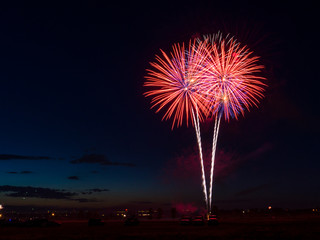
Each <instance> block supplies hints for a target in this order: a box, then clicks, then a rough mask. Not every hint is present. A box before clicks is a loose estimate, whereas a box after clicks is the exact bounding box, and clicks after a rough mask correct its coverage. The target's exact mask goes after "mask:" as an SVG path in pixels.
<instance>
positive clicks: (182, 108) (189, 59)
mask: <svg viewBox="0 0 320 240" xmlns="http://www.w3.org/2000/svg"><path fill="white" fill-rule="evenodd" d="M205 46H206V41H204V42H202V43H199V44H197V45H195V42H194V41H193V42H192V41H190V42H189V45H188V48H187V49H185V46H184V44H182V46H180V45H179V44H174V45H173V47H172V49H173V51H172V52H171V53H170V55H167V54H166V53H165V52H164V51H162V50H161V53H162V57H160V56H156V62H151V63H150V65H151V66H152V67H153V69H147V71H148V74H147V76H146V77H145V78H146V82H145V83H144V86H146V87H151V88H152V90H150V91H147V92H146V93H145V94H144V95H145V96H146V97H149V96H150V97H152V100H151V104H152V107H151V108H154V107H157V110H156V112H159V111H160V110H161V109H165V113H164V116H163V118H162V119H165V120H167V119H169V118H173V123H172V128H173V127H174V126H175V125H177V126H181V125H182V123H183V121H184V120H185V121H186V124H187V126H188V122H189V121H190V120H189V118H191V122H192V124H194V122H193V117H192V116H193V114H197V115H198V117H199V119H200V121H202V120H203V118H204V115H205V114H206V112H207V108H206V107H207V106H206V104H205V102H204V99H203V94H202V91H201V89H202V82H203V77H204V75H203V71H204V70H206V69H204V68H203V64H204V61H205V60H206V54H207V50H206V48H205Z"/></svg>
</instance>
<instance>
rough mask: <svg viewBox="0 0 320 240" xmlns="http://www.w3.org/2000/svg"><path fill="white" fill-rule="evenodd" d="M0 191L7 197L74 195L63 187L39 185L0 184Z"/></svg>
mask: <svg viewBox="0 0 320 240" xmlns="http://www.w3.org/2000/svg"><path fill="white" fill-rule="evenodd" d="M0 192H5V193H6V196H8V197H33V198H46V199H69V200H72V199H71V197H73V196H76V195H77V194H76V193H74V192H68V191H65V190H63V189H60V190H58V189H52V188H41V187H30V186H26V187H21V186H9V185H2V186H0Z"/></svg>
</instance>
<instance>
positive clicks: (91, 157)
mask: <svg viewBox="0 0 320 240" xmlns="http://www.w3.org/2000/svg"><path fill="white" fill-rule="evenodd" d="M70 163H72V164H79V163H93V164H100V165H103V166H125V167H135V166H136V165H135V164H133V163H124V162H111V161H109V159H108V158H107V157H106V156H105V155H103V154H85V155H83V156H82V157H81V158H78V159H74V160H71V161H70Z"/></svg>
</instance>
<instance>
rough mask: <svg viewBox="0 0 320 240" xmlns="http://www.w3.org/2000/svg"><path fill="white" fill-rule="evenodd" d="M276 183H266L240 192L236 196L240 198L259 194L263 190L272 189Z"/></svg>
mask: <svg viewBox="0 0 320 240" xmlns="http://www.w3.org/2000/svg"><path fill="white" fill-rule="evenodd" d="M274 184H275V183H265V184H261V185H258V186H256V187H251V188H247V189H245V190H242V191H240V192H237V193H236V194H235V196H237V197H239V196H245V195H250V194H252V193H255V192H258V191H261V190H264V189H266V188H270V187H271V186H273V185H274Z"/></svg>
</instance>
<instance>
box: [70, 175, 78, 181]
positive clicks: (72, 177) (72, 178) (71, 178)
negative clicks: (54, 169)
mask: <svg viewBox="0 0 320 240" xmlns="http://www.w3.org/2000/svg"><path fill="white" fill-rule="evenodd" d="M68 179H70V180H79V177H78V176H70V177H68Z"/></svg>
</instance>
